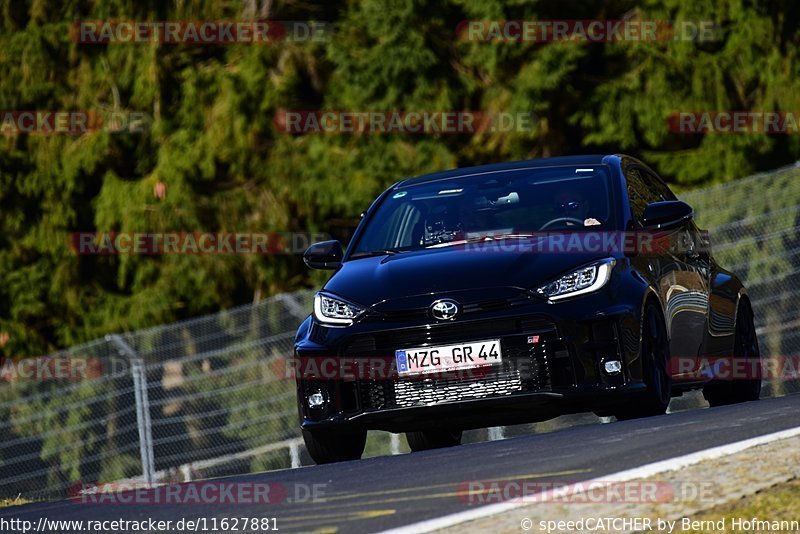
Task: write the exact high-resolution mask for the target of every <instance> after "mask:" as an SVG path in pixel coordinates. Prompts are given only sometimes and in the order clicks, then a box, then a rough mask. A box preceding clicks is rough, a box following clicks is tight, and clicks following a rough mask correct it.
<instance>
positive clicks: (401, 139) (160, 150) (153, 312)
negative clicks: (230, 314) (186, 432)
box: [0, 0, 800, 355]
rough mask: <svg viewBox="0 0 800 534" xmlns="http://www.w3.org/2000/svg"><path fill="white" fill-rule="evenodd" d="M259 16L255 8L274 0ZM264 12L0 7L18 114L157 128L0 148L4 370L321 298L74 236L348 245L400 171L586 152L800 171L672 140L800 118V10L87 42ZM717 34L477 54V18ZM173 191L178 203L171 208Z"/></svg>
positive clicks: (600, 12)
mask: <svg viewBox="0 0 800 534" xmlns="http://www.w3.org/2000/svg"><path fill="white" fill-rule="evenodd" d="M257 4H258V5H257ZM258 6H260V3H258V2H232V1H226V0H207V1H201V2H144V3H142V2H131V1H125V0H115V1H112V2H93V1H85V0H70V1H66V2H62V3H60V4H58V5H50V4H47V3H45V2H41V1H34V0H27V1H26V0H14V1H11V2H7V3H6V4H4V6H3V8H2V10H1V11H0V25H2V27H3V29H4V32H3V34H2V36H0V69H2V73H3V74H2V77H1V78H0V109H6V110H90V111H93V112H98V113H108V112H111V111H120V112H138V113H143V114H145V116H146V117H147V118H148V120H147V124H146V126H147V127H146V129H145V130H144V131H134V132H131V131H126V130H123V131H117V132H110V131H103V130H99V131H92V132H89V133H86V134H84V135H80V136H75V137H70V136H63V135H13V136H5V137H1V138H0V229H2V232H0V277H1V278H0V282H2V283H0V332H6V333H8V335H9V340H8V341H7V343H6V344H5V345H4V346H3V347H0V350H2V351H3V352H4V353H5V354H11V355H23V354H25V355H27V354H37V353H44V352H47V351H50V350H52V349H54V348H57V347H64V346H69V345H74V344H76V343H79V342H83V341H86V340H89V339H93V338H97V337H100V336H102V335H104V334H105V333H107V332H110V331H129V330H133V329H138V328H142V327H146V326H149V325H153V324H159V323H166V322H171V321H175V320H179V319H182V318H187V317H192V316H197V315H201V314H205V313H209V312H213V311H217V310H219V309H223V308H228V307H231V306H234V305H236V304H241V303H245V302H249V301H252V300H254V299H258V298H262V297H264V296H267V295H270V294H274V293H276V292H280V291H286V290H293V289H297V288H299V287H307V286H313V285H317V284H320V283H321V282H323V281H324V276H325V275H324V273H308V272H307V271H306V270H305V269H304V267H303V265H302V262H301V261H300V258H299V257H298V256H286V255H278V256H255V255H253V256H248V255H238V256H235V255H197V256H181V255H165V256H134V255H120V256H78V255H76V254H75V253H74V252H73V251H72V250H70V248H69V247H68V246H67V242H68V237H69V235H70V233H72V232H77V231H100V232H109V231H120V232H135V231H142V232H145V231H155V232H164V231H186V232H193V231H209V232H214V231H230V232H237V231H239V232H247V231H267V232H270V231H303V232H327V233H331V234H332V235H334V237H337V238H341V239H343V240H345V241H346V240H347V238H348V236H349V233H350V231H352V228H353V227H354V225H355V224H356V223H357V220H358V219H357V216H358V213H360V212H361V211H362V210H363V209H365V208H366V207H367V206H368V205H369V203H370V202H371V200H372V199H373V198H374V197H375V195H377V194H378V193H379V192H380V191H381V190H382V189H383V188H385V187H386V186H387V185H389V184H391V183H392V182H394V181H396V180H399V179H401V178H404V177H407V176H412V175H417V174H421V173H425V172H430V171H436V170H441V169H446V168H452V167H456V166H466V165H471V164H480V163H486V162H493V161H502V160H509V159H522V158H529V157H542V156H554V155H560V154H567V153H576V152H604V151H626V152H629V153H632V154H634V155H639V156H644V157H645V158H646V159H647V160H648V161H649V162H651V163H653V164H654V166H655V167H656V168H657V169H658V170H659V171H660V172H661V173H662V174H663V175H664V176H665V177H666V178H667V179H668V180H669V181H671V182H673V183H675V184H677V185H679V186H683V187H688V186H695V185H699V184H705V183H711V182H724V181H727V180H730V179H734V178H737V177H741V176H743V175H746V174H748V173H751V172H753V171H756V170H760V169H767V168H773V167H775V166H778V165H780V164H782V163H785V162H789V161H792V160H794V159H795V158H797V156H798V154H800V146H798V141H797V139H796V137H794V136H785V137H769V136H766V135H740V136H736V135H716V136H715V135H709V136H678V135H675V134H672V133H670V132H669V131H668V128H667V117H668V116H669V114H670V113H671V112H674V111H677V110H727V109H733V110H740V109H741V110H761V111H769V110H776V109H777V110H793V109H797V108H798V105H797V104H798V98H799V97H798V96H797V95H798V94H800V91H798V86H797V84H798V82H797V80H798V79H800V77H799V76H798V73H797V66H796V62H795V61H794V58H795V57H796V55H797V41H796V39H795V32H796V30H795V28H794V26H793V21H794V20H795V19H796V12H797V8H796V7H795V5H794V3H792V2H790V1H780V2H773V3H771V4H770V5H760V4H759V5H754V4H752V3H743V2H739V1H734V0H728V1H724V2H716V3H712V2H690V1H688V0H649V1H647V2H645V3H644V5H641V4H640V3H638V2H632V1H625V0H609V1H600V0H590V1H584V2H577V1H576V2H570V1H566V2H558V3H546V2H535V3H531V2H522V1H516V2H500V1H498V0H490V1H488V2H476V1H473V0H448V1H445V2H434V1H432V0H392V1H390V2H379V1H377V0H367V1H364V2H275V3H274V4H272V5H271V6H270V7H269V9H270V12H269V13H268V14H267V15H268V16H269V18H271V19H277V20H322V21H326V22H329V23H331V24H332V27H333V31H332V32H330V34H329V35H330V36H331V39H330V40H328V41H327V42H324V41H323V42H318V41H308V42H290V41H282V42H279V43H275V44H268V45H248V44H241V45H220V46H194V45H169V44H156V43H153V44H137V45H126V44H112V45H82V44H78V43H76V42H74V41H73V40H71V39H70V31H71V28H70V24H71V22H72V21H75V20H87V19H88V20H103V19H114V20H184V19H191V20H198V19H207V20H220V19H233V20H238V19H248V18H252V17H253V16H255V9H256V8H257V7H258ZM623 16H635V17H640V18H642V19H648V20H652V19H657V20H674V21H677V22H679V23H680V22H681V21H702V20H712V21H714V22H715V23H716V24H717V25H718V35H719V37H720V39H719V40H718V41H714V42H710V43H709V42H691V41H689V42H687V41H676V40H665V41H659V42H656V43H653V42H620V43H606V44H601V43H577V42H568V43H564V42H556V43H531V42H527V43H508V42H505V43H504V42H474V41H469V40H467V39H464V38H463V36H461V35H459V33H458V32H457V31H456V28H457V25H458V23H459V22H460V21H465V20H511V19H527V20H533V19H540V20H553V19H559V18H562V19H563V18H567V19H590V18H598V19H620V18H622V17H623ZM313 109H331V110H360V111H373V110H391V111H394V110H397V111H402V110H413V111H449V110H474V111H490V112H500V111H505V112H526V113H530V112H532V113H535V114H536V122H535V128H534V129H533V130H532V131H516V132H514V131H512V132H488V131H487V132H482V133H476V134H474V135H463V134H462V135H442V134H433V135H400V134H389V135H371V134H361V135H359V134H354V135H332V134H316V135H288V134H284V133H281V132H280V131H279V130H278V129H277V128H276V126H275V124H274V122H273V119H274V117H275V116H276V113H277V112H279V111H282V110H313ZM159 189H161V190H165V191H166V193H165V195H158V194H156V191H157V190H159Z"/></svg>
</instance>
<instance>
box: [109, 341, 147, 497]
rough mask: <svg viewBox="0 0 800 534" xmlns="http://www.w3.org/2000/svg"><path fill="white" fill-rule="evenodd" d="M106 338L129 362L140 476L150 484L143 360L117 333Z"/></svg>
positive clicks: (145, 373) (145, 382) (145, 377)
mask: <svg viewBox="0 0 800 534" xmlns="http://www.w3.org/2000/svg"><path fill="white" fill-rule="evenodd" d="M106 340H108V341H110V342H112V343H113V344H114V345H115V346H116V347H117V350H118V351H119V354H120V356H126V357H127V358H128V360H129V361H130V362H131V377H132V378H133V392H134V397H135V398H136V425H137V427H138V429H139V455H140V456H141V459H142V477H143V478H144V482H145V484H152V483H153V482H154V481H153V478H154V477H153V474H154V473H155V470H156V469H155V461H154V457H153V433H152V425H151V423H150V401H149V400H148V396H147V372H146V371H145V368H144V360H143V359H142V357H141V356H139V355H138V354H136V351H134V350H133V348H131V346H130V345H128V343H127V342H126V341H125V340H124V339H122V336H120V335H119V334H109V335H107V336H106Z"/></svg>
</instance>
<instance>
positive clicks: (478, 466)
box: [0, 395, 800, 532]
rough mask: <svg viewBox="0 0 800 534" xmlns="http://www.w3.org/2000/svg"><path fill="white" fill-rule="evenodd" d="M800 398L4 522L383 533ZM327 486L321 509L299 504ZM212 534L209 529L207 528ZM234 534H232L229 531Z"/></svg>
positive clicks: (773, 419) (784, 420) (721, 438)
mask: <svg viewBox="0 0 800 534" xmlns="http://www.w3.org/2000/svg"><path fill="white" fill-rule="evenodd" d="M799 413H800V395H792V396H787V397H781V398H772V399H764V400H761V401H758V402H750V403H745V404H740V405H735V406H725V407H720V408H710V409H694V410H689V411H683V412H678V413H673V414H669V415H664V416H660V417H652V418H647V419H640V420H635V421H625V422H616V423H610V424H603V425H586V426H579V427H572V428H566V429H562V430H557V431H554V432H550V433H546V434H532V435H526V436H520V437H514V438H509V439H505V440H500V441H490V442H483V443H473V444H468V445H462V446H460V447H454V448H450V449H440V450H435V451H427V452H421V453H414V454H404V455H399V456H385V457H378V458H369V459H365V460H361V461H355V462H345V463H340V464H333V465H323V466H313V467H303V468H299V469H291V470H284V471H274V472H270V473H263V474H258V475H246V476H237V477H229V478H225V479H223V480H224V481H225V482H238V483H250V482H273V483H277V484H280V485H282V486H284V487H286V488H287V490H288V499H287V500H286V501H284V502H281V503H275V504H259V505H252V504H234V505H202V506H200V505H194V504H177V505H176V504H170V505H167V504H113V505H112V504H85V503H76V501H75V500H71V501H59V502H46V503H34V504H28V505H24V506H20V507H13V508H7V509H4V510H0V518H6V519H8V518H19V519H26V520H30V521H32V522H33V523H34V524H36V523H37V521H39V518H40V517H46V518H47V519H49V520H70V519H73V520H74V519H83V520H87V519H92V520H103V519H109V520H113V519H119V518H122V519H138V520H142V519H146V518H153V519H164V520H166V519H171V520H173V521H174V520H177V519H180V518H197V517H205V518H208V519H210V518H212V517H216V518H233V517H270V518H272V517H274V518H277V526H278V528H279V530H280V531H282V532H294V531H306V532H307V531H318V530H324V531H327V532H331V531H336V530H338V531H339V532H377V531H381V530H385V529H390V528H396V527H401V526H405V525H410V524H413V523H416V522H418V521H422V520H426V519H433V518H436V517H441V516H444V515H448V514H452V513H456V512H460V511H464V510H468V509H472V508H474V506H476V504H468V503H467V502H465V499H464V498H463V496H459V495H458V490H459V489H463V488H464V486H463V484H464V483H466V482H469V481H473V480H480V481H487V480H523V479H524V480H531V481H538V482H548V481H551V482H558V483H568V482H579V481H581V480H589V479H592V478H597V477H602V476H603V475H609V474H613V473H616V472H619V471H624V470H627V469H631V468H634V467H637V466H641V465H645V464H648V463H652V462H656V461H661V460H667V459H669V458H673V457H677V456H682V455H685V454H689V453H692V452H697V451H701V450H704V449H708V448H711V447H716V446H720V445H725V444H727V443H733V442H737V441H742V440H745V439H749V438H753V437H756V436H760V435H764V434H769V433H772V432H777V431H780V430H786V429H789V428H793V427H796V426H800V415H798V414H799ZM297 484H300V485H302V486H300V487H303V488H305V487H307V486H306V485H312V484H322V485H323V486H319V487H320V488H322V489H321V491H322V492H323V493H322V497H324V500H321V501H322V502H289V501H291V500H294V495H293V492H295V491H297V490H295V488H296V487H297V486H296V485H297ZM209 526H210V524H209ZM229 531H232V530H229ZM247 531H249V530H247Z"/></svg>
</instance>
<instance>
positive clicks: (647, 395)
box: [614, 302, 672, 420]
mask: <svg viewBox="0 0 800 534" xmlns="http://www.w3.org/2000/svg"><path fill="white" fill-rule="evenodd" d="M641 358H642V379H643V380H644V383H645V385H646V386H647V389H646V390H645V392H644V394H643V395H642V396H639V397H636V398H635V399H632V400H631V401H630V402H629V403H628V404H626V405H625V406H622V407H620V408H618V409H617V410H616V411H615V413H614V415H615V416H616V417H617V419H619V420H625V419H636V418H639V417H650V416H652V415H662V414H664V413H666V411H667V407H668V406H669V401H670V398H671V387H672V378H671V377H670V375H669V372H668V362H669V340H668V339H667V328H666V326H665V325H664V319H663V318H662V316H661V312H660V311H659V308H658V307H657V306H656V304H654V303H653V302H649V303H648V304H647V305H646V306H645V310H644V317H643V319H642V346H641Z"/></svg>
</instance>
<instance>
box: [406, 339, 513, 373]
mask: <svg viewBox="0 0 800 534" xmlns="http://www.w3.org/2000/svg"><path fill="white" fill-rule="evenodd" d="M394 355H395V359H396V360H397V372H398V374H400V375H403V376H409V375H419V374H425V373H434V372H440V371H452V370H456V369H470V368H473V367H485V366H487V365H493V364H496V363H500V362H501V361H502V360H503V355H502V352H501V350H500V340H499V339H490V340H487V341H476V342H473V343H459V344H457V345H441V346H438V347H422V348H417V349H402V350H397V351H395V353H394Z"/></svg>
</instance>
